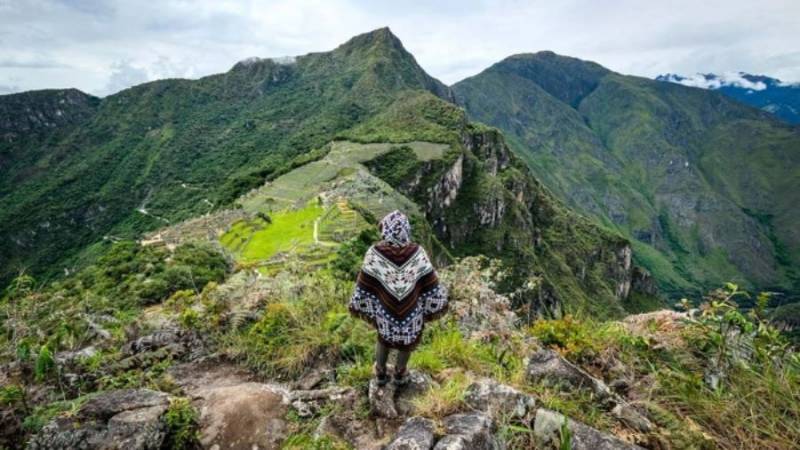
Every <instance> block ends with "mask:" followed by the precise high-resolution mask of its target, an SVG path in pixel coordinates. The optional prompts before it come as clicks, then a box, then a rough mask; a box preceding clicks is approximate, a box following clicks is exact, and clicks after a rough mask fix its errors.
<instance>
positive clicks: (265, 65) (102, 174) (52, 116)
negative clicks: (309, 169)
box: [0, 30, 450, 281]
mask: <svg viewBox="0 0 800 450" xmlns="http://www.w3.org/2000/svg"><path fill="white" fill-rule="evenodd" d="M414 89H426V90H429V91H430V92H433V93H435V94H437V95H440V96H444V97H447V96H449V95H450V91H449V89H448V88H447V87H445V86H444V85H442V84H441V83H439V82H438V81H436V80H434V79H432V78H431V77H430V76H428V75H427V74H426V73H425V72H424V71H423V70H422V69H420V68H419V66H418V65H417V64H416V62H415V61H414V58H413V57H412V56H411V55H410V54H408V53H407V52H406V51H405V50H404V49H403V47H402V44H401V43H400V42H399V40H397V38H396V37H394V36H393V35H391V33H389V32H388V31H387V30H383V31H376V32H374V33H370V34H367V35H362V36H358V37H356V38H353V39H352V40H350V41H349V42H347V43H345V44H343V45H341V46H340V47H339V48H337V49H335V50H334V51H331V52H326V53H314V54H309V55H305V56H300V57H298V58H296V59H295V60H293V61H290V62H285V61H284V62H281V63H278V62H274V61H272V60H269V59H263V60H259V59H254V60H247V61H243V62H241V63H239V64H237V65H236V66H235V67H233V68H232V69H231V70H230V71H228V72H226V73H224V74H219V75H213V76H209V77H206V78H203V79H200V80H196V81H191V80H160V81H155V82H151V83H146V84H142V85H139V86H135V87H133V88H131V89H127V90H125V91H122V92H120V93H118V94H115V95H112V96H109V97H106V98H104V99H102V100H98V99H94V98H89V97H88V96H86V95H84V94H81V93H79V92H76V91H68V92H67V93H62V92H60V91H42V92H33V93H23V94H14V95H7V96H0V112H2V114H3V116H2V121H0V123H2V126H3V133H4V136H6V138H5V139H4V140H3V143H2V148H0V161H2V167H3V176H2V177H0V211H2V212H0V222H2V225H0V235H2V236H3V237H4V239H3V240H2V243H0V246H2V247H0V255H1V256H0V266H1V267H2V269H0V270H2V279H3V280H5V281H8V279H9V276H11V275H13V274H14V273H16V272H18V271H19V270H20V268H27V270H32V271H35V272H37V273H39V271H40V270H41V269H42V268H45V267H47V268H57V269H58V271H63V270H64V268H69V267H70V266H71V264H70V263H69V262H68V259H67V258H68V257H74V256H75V255H76V254H77V253H78V252H79V251H80V250H81V249H83V248H84V247H85V246H87V245H89V244H92V243H94V242H96V241H97V240H98V239H100V238H102V237H103V236H107V237H109V238H112V237H113V238H132V237H134V236H135V233H137V232H140V231H142V230H147V229H153V228H156V227H159V226H163V225H164V224H166V223H172V222H174V221H178V220H182V219H185V218H188V217H191V216H193V215H196V214H202V213H205V212H208V211H209V210H212V209H214V208H218V207H220V205H224V204H228V203H230V202H231V201H232V200H233V199H235V198H236V197H237V196H238V195H239V194H241V193H242V192H245V191H247V190H248V189H251V188H253V187H256V186H258V185H260V184H262V183H263V182H264V180H265V178H266V177H268V176H270V175H272V174H275V173H278V172H280V171H281V170H286V167H289V165H290V164H291V163H290V161H291V159H292V158H294V157H297V156H299V155H304V154H306V153H308V152H309V151H311V150H312V149H315V148H319V147H321V146H322V145H324V144H325V143H327V142H329V141H330V140H331V139H333V138H334V137H335V136H336V134H337V133H338V132H340V131H342V130H345V129H348V128H350V127H352V126H353V125H355V124H357V123H359V122H361V121H363V120H364V119H365V118H367V117H370V116H371V115H373V114H375V113H376V112H377V111H379V110H381V109H383V108H385V107H386V106H388V105H389V104H390V103H392V101H393V100H394V99H396V98H397V97H398V95H401V93H403V92H404V91H406V90H414ZM62 99H64V101H65V102H67V105H66V106H62ZM25 110H30V111H31V113H30V114H27V115H26V117H29V118H28V119H26V120H21V119H18V118H19V117H21V116H20V115H19V111H25ZM61 118H64V119H61ZM77 124H80V126H79V127H78V126H76V125H77ZM51 125H59V126H51ZM8 136H11V137H8Z"/></svg>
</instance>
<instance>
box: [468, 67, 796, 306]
mask: <svg viewBox="0 0 800 450" xmlns="http://www.w3.org/2000/svg"><path fill="white" fill-rule="evenodd" d="M453 90H454V92H455V93H456V96H457V98H458V101H459V103H460V104H462V105H464V107H465V108H466V110H467V112H468V114H469V116H470V117H471V118H472V119H473V120H477V121H480V122H484V123H487V124H490V125H493V126H496V127H498V128H500V129H501V130H503V132H504V133H505V134H506V138H507V139H508V141H509V144H510V146H511V148H512V149H513V150H514V151H515V152H516V153H517V154H519V155H520V156H521V157H522V158H523V159H524V160H525V161H526V162H527V163H528V165H529V166H530V167H531V168H532V169H533V171H534V173H535V175H536V176H537V177H538V178H539V179H540V180H542V182H543V183H544V184H545V185H546V186H547V187H548V188H550V189H552V190H553V192H554V193H556V194H557V196H558V197H559V198H561V199H563V200H565V201H566V202H568V204H569V205H571V206H573V207H576V208H578V209H579V210H580V211H583V212H585V213H588V214H590V215H591V216H592V217H594V218H596V219H598V220H599V221H601V222H602V223H604V224H606V226H608V227H611V228H613V229H616V230H618V231H619V232H621V233H622V234H623V235H625V236H626V237H628V238H630V239H632V240H633V242H634V254H635V258H636V261H637V262H638V263H640V264H642V265H643V266H644V267H646V268H647V269H649V270H650V271H651V272H652V273H653V275H654V277H655V278H656V280H657V281H658V283H659V285H660V287H661V288H662V289H663V290H664V292H666V293H668V294H672V295H674V296H677V295H680V294H685V293H687V292H700V291H703V290H705V289H707V288H709V287H713V286H716V285H719V283H721V282H723V281H725V280H735V281H736V282H738V283H740V284H742V285H745V286H748V287H750V288H754V289H764V290H775V291H781V292H784V293H786V294H788V296H790V297H795V298H796V296H797V293H798V292H800V285H798V280H799V278H798V276H799V275H798V268H799V267H800V259H799V258H800V234H798V230H799V228H798V227H797V226H796V223H797V219H798V209H797V208H796V207H794V205H797V204H798V200H800V198H799V197H798V196H800V128H798V127H796V126H791V125H788V124H785V123H783V122H780V121H778V120H776V119H775V118H773V117H772V116H771V115H769V114H768V113H766V112H763V111H758V110H756V109H753V108H750V107H748V106H745V105H743V104H740V103H738V102H736V101H734V100H730V99H728V98H727V97H725V96H723V95H721V94H719V93H717V92H712V91H707V90H703V89H697V88H689V87H685V86H681V85H676V84H670V83H663V82H658V81H654V80H649V79H644V78H639V77H633V76H625V75H621V74H618V73H614V72H612V71H610V70H608V69H606V68H604V67H602V66H600V65H598V64H595V63H592V62H588V61H582V60H579V59H575V58H569V57H565V56H560V55H556V54H554V53H552V52H540V53H536V54H521V55H515V56H511V57H509V58H506V59H505V60H503V61H501V62H499V63H497V64H495V65H493V66H491V67H490V68H488V69H486V70H485V71H483V72H481V73H480V74H478V75H476V76H473V77H470V78H467V79H466V80H463V81H461V82H459V83H457V84H455V85H454V86H453Z"/></svg>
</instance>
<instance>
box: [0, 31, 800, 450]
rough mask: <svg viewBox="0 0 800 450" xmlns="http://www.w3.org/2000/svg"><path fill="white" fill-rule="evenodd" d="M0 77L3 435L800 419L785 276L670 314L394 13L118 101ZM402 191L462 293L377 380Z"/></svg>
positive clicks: (512, 435) (243, 440) (213, 442)
mask: <svg viewBox="0 0 800 450" xmlns="http://www.w3.org/2000/svg"><path fill="white" fill-rule="evenodd" d="M601 71H602V70H601V69H598V70H597V72H598V73H600V72H601ZM587 76H588V77H589V78H591V76H592V75H591V74H590V75H587ZM571 81H575V80H571ZM584 81H585V80H584ZM590 84H591V83H588V84H587V83H585V82H583V81H580V80H578V83H577V88H576V89H575V91H574V92H572V93H570V94H568V95H566V94H565V96H564V97H563V99H562V100H563V102H565V104H578V103H583V102H582V101H581V100H580V98H581V97H582V96H584V95H587V94H588V93H589V92H590V91H591V90H592V89H591V86H590ZM551 87H552V86H551ZM562 100H559V101H562ZM553 102H554V104H556V105H557V104H558V101H556V100H553ZM0 104H2V105H3V106H2V108H0V112H2V114H3V115H2V116H0V117H2V122H0V123H2V124H3V127H4V128H3V132H4V136H5V137H6V139H4V141H3V145H4V147H2V161H3V166H2V170H3V178H2V182H1V183H2V197H1V198H0V206H2V209H0V219H2V220H3V221H2V225H0V226H1V227H2V233H3V234H2V236H3V237H4V239H3V243H2V245H3V247H2V252H3V253H2V258H3V261H2V262H3V264H4V266H3V270H4V271H5V272H4V274H3V276H4V277H6V278H8V279H10V280H11V281H10V282H9V283H8V285H7V287H6V288H5V289H4V290H3V291H2V295H1V296H0V331H1V332H0V448H9V449H17V448H29V449H34V450H36V449H72V448H86V449H97V450H99V449H109V448H125V449H127V450H145V449H193V448H209V449H220V448H232V449H243V450H244V449H248V450H249V449H252V448H261V449H276V450H277V449H287V450H289V449H291V450H299V449H309V448H312V449H337V450H338V449H341V450H344V449H359V450H364V449H368V450H378V449H393V450H399V449H407V448H418V449H426V450H431V449H434V450H443V449H448V450H453V449H457V450H496V449H498V448H509V449H516V448H520V449H523V448H524V449H542V450H544V449H553V448H572V449H579V450H588V449H624V450H628V449H630V450H637V449H641V448H649V449H672V448H692V449H712V448H725V449H743V448H746V449H765V448H769V449H780V450H784V449H791V448H793V446H794V445H795V444H796V442H797V441H798V439H800V427H799V426H798V420H797V418H798V417H800V409H799V408H800V401H798V400H800V392H798V389H800V383H798V377H800V359H799V358H798V356H797V355H798V354H797V353H796V351H795V348H794V347H793V346H792V344H791V343H790V341H789V340H787V338H786V334H787V333H796V332H797V323H798V322H797V320H796V317H795V316H793V314H795V312H796V311H795V312H793V311H794V310H796V308H794V309H793V308H792V307H791V306H783V307H780V308H774V306H775V305H773V304H771V301H770V297H769V296H768V295H760V296H758V297H757V298H756V300H757V301H755V302H754V306H753V308H750V309H749V310H748V311H747V312H744V311H742V310H740V308H739V306H740V305H738V304H737V301H740V300H746V299H747V297H746V296H745V295H744V294H745V293H744V292H743V291H742V290H741V289H740V287H739V286H737V285H735V284H733V283H728V284H727V285H725V286H724V287H723V288H722V289H716V290H713V291H712V292H710V293H709V294H708V295H707V296H705V297H702V298H701V297H699V296H698V297H693V298H692V299H690V300H686V301H683V302H682V303H681V304H680V305H679V308H680V309H681V311H676V310H661V311H655V312H645V311H650V310H653V309H656V308H660V307H662V306H663V300H662V299H661V298H660V297H659V296H658V293H657V291H656V287H655V282H654V280H653V278H652V277H651V276H650V274H649V273H648V272H647V271H646V270H644V269H642V268H641V267H638V266H637V265H636V264H635V261H636V260H642V261H644V262H647V261H649V260H648V259H647V256H646V255H645V256H644V257H640V256H637V248H636V244H634V245H633V246H632V245H631V242H630V241H629V240H628V239H626V238H625V236H624V234H623V232H624V230H622V231H620V229H619V228H618V227H615V226H614V224H613V223H611V222H609V223H607V224H605V225H603V224H600V223H598V222H597V221H595V220H594V219H591V218H589V217H587V216H584V215H581V214H578V213H576V212H574V211H573V210H571V209H570V208H569V207H567V206H566V205H565V204H564V203H563V202H562V201H561V200H559V199H557V198H556V197H555V196H554V195H553V194H552V193H551V190H550V189H548V188H547V187H545V184H544V183H542V182H540V181H539V179H538V178H537V177H536V176H535V174H534V171H535V169H536V166H535V165H533V169H532V168H531V167H529V166H530V165H531V161H530V158H529V155H528V154H526V153H522V152H521V153H520V154H521V155H522V156H523V158H521V157H520V156H519V155H517V154H516V153H515V151H514V147H512V146H510V145H508V144H507V143H506V138H505V137H504V135H503V133H502V132H501V131H500V130H498V129H496V128H491V127H488V126H486V125H483V124H480V123H477V122H473V121H471V120H470V119H469V118H468V115H467V112H465V111H464V110H463V109H461V108H459V107H458V106H457V105H456V104H455V98H454V96H453V95H452V94H451V91H450V90H449V89H448V88H447V87H445V86H443V85H442V84H441V83H439V82H437V81H436V80H434V79H433V78H431V77H429V76H428V75H426V74H425V72H424V71H423V70H422V69H421V68H419V66H418V65H417V64H416V62H415V61H414V59H413V57H412V56H411V55H410V54H408V53H407V52H406V51H405V50H404V49H403V47H402V44H401V43H400V41H399V40H398V39H397V38H396V37H395V36H393V35H392V34H391V32H390V31H389V30H388V29H380V30H376V31H373V32H371V33H367V34H364V35H360V36H357V37H355V38H353V39H351V40H350V41H348V42H347V43H345V44H344V45H342V46H340V47H338V48H337V49H335V50H333V51H331V52H328V53H314V54H309V55H306V56H301V57H298V58H296V59H294V60H285V59H282V60H280V63H279V62H276V61H273V60H268V59H264V60H261V59H251V60H247V61H243V62H241V63H239V64H237V65H236V66H234V68H233V69H231V71H229V72H227V73H225V74H221V75H215V76H211V77H207V78H203V79H200V80H196V81H189V80H164V81H159V82H154V83H147V84H145V85H141V86H136V87H134V88H132V89H129V90H127V91H123V92H121V93H119V94H116V95H113V96H110V97H107V98H104V99H102V100H100V99H97V98H94V97H91V96H87V95H84V94H81V93H80V92H77V91H44V92H32V93H25V94H16V95H13V96H5V97H0ZM18 111H25V112H26V114H25V115H24V116H21V115H18V114H15V112H18ZM517 151H520V150H519V149H517ZM395 209H400V210H402V211H404V212H406V213H407V214H408V215H409V217H410V218H411V221H412V228H413V230H412V234H413V237H414V239H415V240H416V241H418V242H420V243H422V244H423V245H424V247H425V248H426V249H427V251H428V253H429V254H430V255H431V256H432V259H433V261H434V262H435V264H436V266H437V267H438V271H439V275H440V280H441V282H442V283H443V285H444V286H446V287H447V289H448V290H449V312H448V313H447V315H446V316H444V317H443V318H442V319H440V320H439V321H436V322H430V323H428V324H427V325H426V328H425V331H424V335H423V337H422V340H421V342H420V345H419V347H418V348H417V349H416V350H415V351H414V352H413V354H412V356H411V361H410V367H411V371H410V373H409V382H408V383H407V384H406V385H401V386H396V385H395V384H394V383H389V384H387V385H385V386H379V385H378V384H377V382H376V379H375V377H374V376H373V361H374V358H375V353H374V351H375V350H374V349H375V345H374V343H375V331H374V329H373V328H372V327H370V326H369V325H368V324H366V323H365V322H363V321H361V320H359V319H358V318H356V317H354V316H352V315H350V314H348V310H347V304H348V300H349V298H350V295H351V294H352V292H353V280H354V278H355V276H356V273H357V271H358V269H359V267H360V265H361V263H362V258H363V255H364V253H365V251H366V249H367V248H368V246H370V245H371V244H372V243H373V242H375V241H376V240H377V239H378V233H377V230H376V223H377V221H378V220H379V219H380V218H381V217H382V216H383V215H384V214H386V213H387V212H390V211H392V210H395ZM644 248H645V249H646V248H647V247H644ZM65 268H66V269H68V270H66V271H65V270H64V269H65ZM20 271H22V272H21V273H20ZM631 313H634V314H631ZM776 315H777V317H776ZM775 326H778V327H779V328H780V331H779V329H777V328H775ZM781 331H783V332H784V333H782V332H781Z"/></svg>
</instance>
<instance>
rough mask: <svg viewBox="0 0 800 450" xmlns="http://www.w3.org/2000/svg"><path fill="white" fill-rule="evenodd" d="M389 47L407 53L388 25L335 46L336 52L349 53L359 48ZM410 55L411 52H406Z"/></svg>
mask: <svg viewBox="0 0 800 450" xmlns="http://www.w3.org/2000/svg"><path fill="white" fill-rule="evenodd" d="M376 48H383V49H391V50H401V51H403V52H405V53H408V52H407V51H406V49H405V48H404V47H403V43H402V42H401V41H400V39H399V38H398V37H397V36H395V34H394V33H392V30H390V29H389V27H383V28H378V29H375V30H372V31H368V32H366V33H362V34H359V35H357V36H353V37H352V38H350V39H349V40H348V41H347V42H345V43H344V44H342V45H340V46H339V47H337V48H336V50H335V51H337V52H345V53H350V52H352V51H357V50H361V49H376ZM408 55H409V56H410V55H411V54H410V53H408Z"/></svg>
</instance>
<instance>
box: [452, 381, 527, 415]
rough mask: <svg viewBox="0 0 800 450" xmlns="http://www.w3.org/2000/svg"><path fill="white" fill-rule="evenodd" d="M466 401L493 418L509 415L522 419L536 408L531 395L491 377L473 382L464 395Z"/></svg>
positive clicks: (468, 404)
mask: <svg viewBox="0 0 800 450" xmlns="http://www.w3.org/2000/svg"><path fill="white" fill-rule="evenodd" d="M464 402H465V403H466V404H467V406H469V407H470V408H472V409H475V410H477V411H482V412H485V413H486V414H488V415H489V417H491V418H492V419H498V418H501V417H509V418H514V419H517V420H522V419H524V418H525V417H526V416H528V415H530V414H532V413H533V412H534V411H535V408H536V400H535V399H534V398H533V397H531V396H530V395H527V394H525V393H522V392H520V391H518V390H516V389H514V388H512V387H511V386H506V385H504V384H500V383H498V382H497V381H495V380H492V379H490V378H486V379H482V380H479V381H476V382H474V383H472V384H471V385H470V386H469V387H468V388H467V391H466V393H465V395H464Z"/></svg>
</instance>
